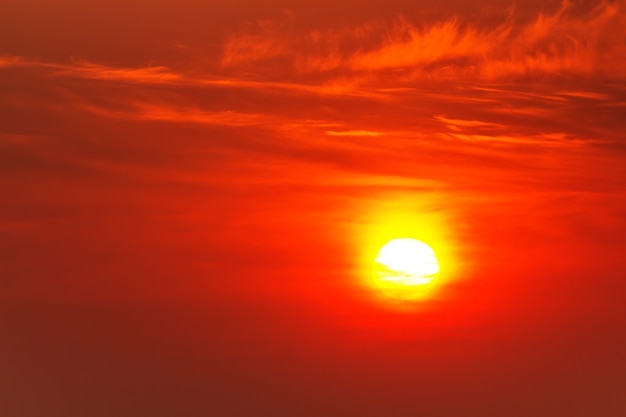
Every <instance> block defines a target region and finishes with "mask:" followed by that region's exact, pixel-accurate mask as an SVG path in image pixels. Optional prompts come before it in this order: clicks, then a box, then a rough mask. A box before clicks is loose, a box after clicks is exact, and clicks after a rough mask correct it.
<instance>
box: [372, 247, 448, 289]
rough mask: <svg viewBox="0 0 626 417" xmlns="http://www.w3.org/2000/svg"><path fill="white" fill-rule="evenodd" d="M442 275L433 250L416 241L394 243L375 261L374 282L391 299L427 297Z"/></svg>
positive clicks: (378, 255)
mask: <svg viewBox="0 0 626 417" xmlns="http://www.w3.org/2000/svg"><path fill="white" fill-rule="evenodd" d="M438 272H439V261H438V260H437V256H436V255H435V252H434V251H433V249H432V248H431V247H430V246H428V245H427V244H426V243H424V242H421V241H419V240H416V239H411V238H403V239H393V240H391V241H390V242H388V243H387V244H385V245H384V246H383V247H382V248H381V249H380V250H379V251H378V254H377V256H376V259H375V261H374V278H375V280H376V284H377V285H378V287H379V288H380V289H381V290H382V291H383V292H384V293H385V294H387V295H389V296H391V297H394V298H399V299H406V300H413V299H419V298H421V297H423V296H424V295H425V294H426V293H427V292H428V290H429V289H430V288H429V287H430V285H431V284H432V282H433V280H434V279H435V278H436V276H437V274H438Z"/></svg>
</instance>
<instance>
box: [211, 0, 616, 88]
mask: <svg viewBox="0 0 626 417" xmlns="http://www.w3.org/2000/svg"><path fill="white" fill-rule="evenodd" d="M571 9H572V7H571V4H570V3H569V2H567V1H564V2H563V3H562V5H561V7H560V8H559V9H557V10H556V11H553V12H552V13H540V14H538V15H537V16H536V17H535V19H533V20H531V21H530V22H519V20H518V19H516V16H515V13H514V12H511V13H510V14H509V16H508V17H507V18H506V20H504V21H502V22H501V23H498V24H492V25H486V24H483V25H480V24H476V23H472V22H465V21H462V20H461V19H459V18H453V19H451V20H447V21H440V22H435V23H427V24H421V25H420V24H417V23H413V22H411V21H409V20H408V19H406V18H404V17H400V18H398V19H397V20H395V21H392V22H387V23H375V24H374V23H372V24H364V25H361V26H358V27H353V28H348V29H341V30H326V31H320V30H317V31H312V32H309V33H306V34H294V33H287V32H286V31H285V30H283V29H281V27H280V26H278V25H270V24H268V23H267V22H263V23H262V24H260V25H259V28H258V30H256V31H253V32H250V33H246V34H243V35H236V36H233V37H232V38H230V40H229V41H228V42H227V43H226V45H225V48H224V57H223V59H222V65H223V67H225V68H229V69H232V70H252V69H253V70H254V72H255V73H256V74H257V75H258V74H261V75H265V76H269V75H270V74H271V69H272V68H275V67H276V66H277V65H278V63H279V64H280V67H281V71H283V72H284V71H285V67H286V65H285V64H288V65H290V66H291V68H292V74H291V75H292V76H293V77H297V76H300V77H301V76H305V77H309V78H312V79H318V78H319V77H322V78H325V79H332V78H335V77H357V76H358V77H361V79H362V80H365V81H369V82H375V83H378V84H385V80H388V79H389V77H390V76H393V79H394V83H396V84H397V83H398V81H399V80H405V81H406V82H409V81H415V80H420V79H421V80H432V79H433V78H435V79H441V78H444V79H449V78H466V79H476V78H479V79H484V80H497V79H508V78H511V77H528V76H533V77H535V76H541V77H543V76H551V75H553V76H562V75H563V74H564V73H569V74H572V75H575V74H581V75H583V74H587V75H589V74H600V75H603V76H606V77H612V78H613V77H617V78H623V77H625V76H626V58H625V57H626V45H625V44H624V42H623V39H624V37H625V36H626V7H625V2H624V1H623V0H617V1H605V2H600V3H599V4H598V5H597V7H595V8H593V9H592V10H590V11H588V12H587V13H585V14H582V15H580V14H576V13H573V12H572V11H571ZM272 64H273V65H272ZM264 71H267V73H264ZM390 71H391V72H390ZM364 74H368V76H367V77H365V78H363V77H364ZM387 84H388V83H387Z"/></svg>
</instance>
